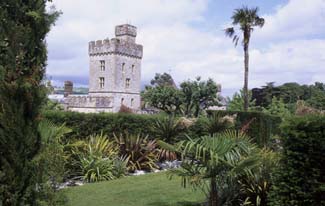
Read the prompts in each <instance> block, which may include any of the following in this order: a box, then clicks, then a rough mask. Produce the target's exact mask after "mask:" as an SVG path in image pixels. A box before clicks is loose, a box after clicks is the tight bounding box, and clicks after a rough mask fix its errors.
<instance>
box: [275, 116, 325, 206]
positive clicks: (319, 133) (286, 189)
mask: <svg viewBox="0 0 325 206" xmlns="http://www.w3.org/2000/svg"><path fill="white" fill-rule="evenodd" d="M283 133H284V134H283V138H282V143H283V151H282V160H281V165H280V167H279V169H278V170H277V172H276V174H275V178H274V187H273V191H272V201H271V203H272V204H271V205H273V206H282V205H287V206H291V205H292V206H293V205H295V206H304V205H308V206H319V205H325V196H324V194H325V184H324V183H325V170H324V165H325V158H324V154H325V117H324V116H307V117H295V118H292V119H290V120H288V121H287V122H286V123H285V125H284V126H283Z"/></svg>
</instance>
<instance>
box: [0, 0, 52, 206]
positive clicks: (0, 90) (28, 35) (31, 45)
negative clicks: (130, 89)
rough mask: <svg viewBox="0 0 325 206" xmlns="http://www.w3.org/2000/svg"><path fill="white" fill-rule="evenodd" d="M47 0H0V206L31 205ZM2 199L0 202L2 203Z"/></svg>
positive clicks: (48, 24) (42, 93)
mask: <svg viewBox="0 0 325 206" xmlns="http://www.w3.org/2000/svg"><path fill="white" fill-rule="evenodd" d="M46 3H47V0H1V1H0V201H1V202H0V205H3V206H7V205H35V204H36V199H37V190H38V189H37V185H38V184H37V182H36V178H34V177H35V175H34V174H33V161H32V160H33V158H34V157H35V155H37V154H38V151H39V148H40V145H41V142H40V135H39V133H38V132H37V126H38V122H39V119H40V107H41V105H42V102H43V101H44V97H45V90H44V87H43V86H42V79H43V76H44V73H45V66H46V59H47V52H46V43H45V37H46V34H47V33H48V32H49V30H50V27H51V25H52V24H53V23H54V21H55V19H56V18H57V16H58V12H55V11H54V10H53V12H47V11H46ZM1 203H2V204H1Z"/></svg>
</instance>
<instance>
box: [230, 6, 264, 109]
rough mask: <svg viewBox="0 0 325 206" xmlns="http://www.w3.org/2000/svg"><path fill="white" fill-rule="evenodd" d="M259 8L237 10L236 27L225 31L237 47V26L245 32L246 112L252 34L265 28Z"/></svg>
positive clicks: (233, 23)
mask: <svg viewBox="0 0 325 206" xmlns="http://www.w3.org/2000/svg"><path fill="white" fill-rule="evenodd" d="M257 13H258V7H255V8H252V9H249V8H248V7H243V8H241V9H236V10H235V12H234V14H233V15H232V17H231V19H232V25H233V26H234V27H229V28H227V29H226V30H225V33H226V35H227V36H229V37H230V38H232V39H233V42H234V43H235V46H237V44H238V41H239V38H240V37H239V36H238V35H237V34H236V31H235V26H237V25H239V30H240V31H242V32H243V40H242V44H243V47H244V53H245V75H244V111H247V110H248V66H249V53H248V48H249V41H250V38H251V33H252V32H253V30H254V27H256V26H258V27H263V25H264V19H263V18H261V17H259V16H258V14H257Z"/></svg>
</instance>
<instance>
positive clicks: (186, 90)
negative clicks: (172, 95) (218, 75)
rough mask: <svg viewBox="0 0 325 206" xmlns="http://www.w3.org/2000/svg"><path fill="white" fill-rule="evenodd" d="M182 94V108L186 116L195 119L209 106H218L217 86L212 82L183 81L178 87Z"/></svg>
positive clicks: (198, 79)
mask: <svg viewBox="0 0 325 206" xmlns="http://www.w3.org/2000/svg"><path fill="white" fill-rule="evenodd" d="M180 87H181V92H182V97H183V98H182V108H183V110H184V114H185V115H186V116H194V117H197V116H198V115H199V113H200V112H201V111H202V110H204V109H207V108H208V107H210V106H214V105H218V102H219V101H218V95H217V93H218V92H219V88H218V85H217V84H216V83H215V82H214V81H213V80H212V79H208V80H207V81H201V78H200V77H197V78H196V79H195V80H194V81H191V80H188V81H184V82H182V83H181V85H180Z"/></svg>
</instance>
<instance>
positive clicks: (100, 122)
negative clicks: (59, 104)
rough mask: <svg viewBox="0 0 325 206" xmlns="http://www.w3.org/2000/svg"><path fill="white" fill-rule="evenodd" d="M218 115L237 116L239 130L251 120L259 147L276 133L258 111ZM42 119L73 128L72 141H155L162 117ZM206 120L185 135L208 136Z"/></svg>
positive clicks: (59, 114) (65, 115)
mask: <svg viewBox="0 0 325 206" xmlns="http://www.w3.org/2000/svg"><path fill="white" fill-rule="evenodd" d="M212 112H216V111H209V112H208V114H209V115H211V114H212ZM217 112H219V113H221V114H222V115H232V114H237V119H236V127H237V128H241V127H242V125H244V124H246V123H247V122H249V121H251V120H252V119H254V120H253V121H252V122H251V124H250V126H249V127H248V134H249V135H250V136H251V137H252V138H253V139H255V140H256V143H257V144H259V145H261V146H263V145H265V144H267V143H268V141H269V140H270V137H271V135H272V134H275V133H276V132H277V131H278V129H277V128H278V125H279V124H280V122H281V119H280V118H279V117H276V116H270V115H267V114H263V113H259V112H228V111H217ZM43 116H44V118H46V119H49V120H50V121H51V122H53V123H55V124H63V123H65V124H66V126H67V127H69V128H71V129H72V133H70V134H69V138H71V139H84V138H86V137H88V136H89V135H91V134H94V133H100V132H101V131H102V132H103V133H105V134H108V135H110V134H113V133H116V134H119V133H124V132H127V133H129V134H138V133H141V134H146V135H149V137H153V138H155V135H156V132H155V131H154V130H153V125H154V124H155V123H156V121H157V120H159V119H162V118H164V116H163V115H139V114H125V113H115V114H114V113H99V114H85V113H77V112H64V111H47V112H45V113H44V114H43ZM206 121H207V118H206V117H201V118H199V119H198V120H197V121H196V122H195V124H194V125H192V126H191V127H190V128H189V129H188V131H186V133H187V134H188V135H189V136H191V137H197V136H202V135H208V134H209V133H208V132H207V131H206Z"/></svg>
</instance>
